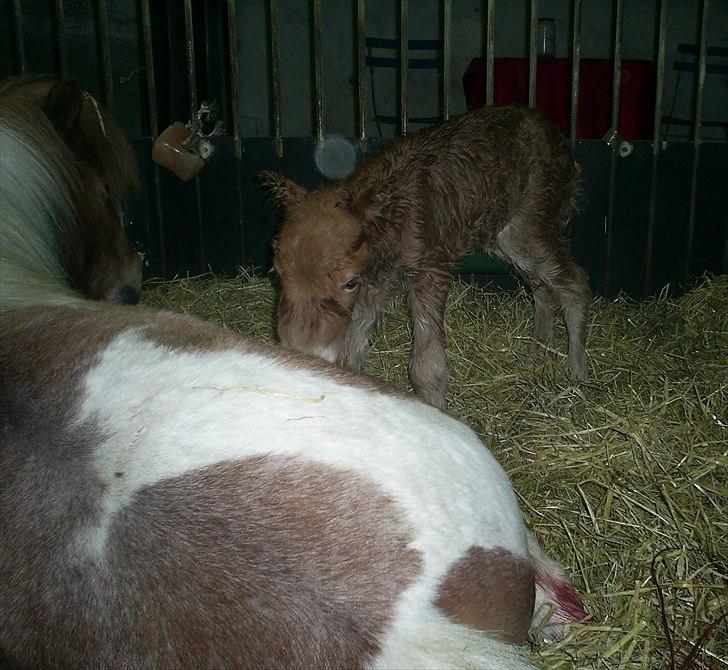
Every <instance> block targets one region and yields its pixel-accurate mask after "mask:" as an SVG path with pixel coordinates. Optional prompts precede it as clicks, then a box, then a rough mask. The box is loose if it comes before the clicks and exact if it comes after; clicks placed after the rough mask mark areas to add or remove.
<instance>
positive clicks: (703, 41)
mask: <svg viewBox="0 0 728 670" xmlns="http://www.w3.org/2000/svg"><path fill="white" fill-rule="evenodd" d="M709 9H710V2H709V0H703V2H702V21H701V24H700V52H699V53H700V56H699V59H698V81H697V87H696V91H695V107H694V112H693V168H692V175H691V178H690V218H689V220H688V239H687V242H686V243H685V277H686V278H687V277H688V276H689V275H690V266H691V264H692V260H693V244H694V242H695V208H696V204H697V196H698V165H699V164H700V147H701V144H702V140H701V139H700V132H701V130H702V123H703V92H704V90H705V64H706V59H707V51H708V12H709Z"/></svg>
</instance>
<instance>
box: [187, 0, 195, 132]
mask: <svg viewBox="0 0 728 670" xmlns="http://www.w3.org/2000/svg"><path fill="white" fill-rule="evenodd" d="M185 56H186V59H187V90H188V93H189V102H190V118H191V119H192V118H194V116H195V113H196V112H197V79H196V77H195V33H194V25H193V22H192V0H185Z"/></svg>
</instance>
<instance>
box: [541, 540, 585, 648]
mask: <svg viewBox="0 0 728 670" xmlns="http://www.w3.org/2000/svg"><path fill="white" fill-rule="evenodd" d="M527 544H528V553H529V554H531V562H532V563H533V570H534V578H535V580H536V605H535V607H534V613H533V620H532V622H531V629H530V631H529V637H530V638H531V639H534V640H549V639H556V638H560V637H563V635H564V629H565V626H566V624H569V623H576V622H581V621H585V620H586V619H587V618H588V617H589V615H588V614H587V613H586V612H585V611H584V607H583V605H582V604H581V601H580V600H579V596H577V594H576V591H575V590H574V587H573V586H572V585H571V582H570V581H569V578H568V577H567V576H566V573H565V572H564V570H563V569H562V568H561V566H560V565H559V564H558V563H556V561H554V560H553V559H551V558H549V557H548V556H547V555H546V553H545V552H544V550H543V549H541V547H540V546H539V544H538V542H537V541H536V538H535V537H534V536H533V535H532V534H531V533H530V532H529V533H528V537H527Z"/></svg>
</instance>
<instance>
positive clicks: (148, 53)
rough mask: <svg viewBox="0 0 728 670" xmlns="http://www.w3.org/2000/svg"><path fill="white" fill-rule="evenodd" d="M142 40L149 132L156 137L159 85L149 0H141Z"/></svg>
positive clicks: (153, 137)
mask: <svg viewBox="0 0 728 670" xmlns="http://www.w3.org/2000/svg"><path fill="white" fill-rule="evenodd" d="M141 11H142V40H143V41H144V72H145V79H146V85H147V116H148V117H149V133H150V134H151V136H152V139H156V137H157V135H158V134H159V133H158V128H157V123H158V121H157V87H156V81H155V79H154V51H153V43H152V20H151V17H150V15H149V0H141Z"/></svg>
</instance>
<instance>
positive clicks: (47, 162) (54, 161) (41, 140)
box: [0, 91, 80, 309]
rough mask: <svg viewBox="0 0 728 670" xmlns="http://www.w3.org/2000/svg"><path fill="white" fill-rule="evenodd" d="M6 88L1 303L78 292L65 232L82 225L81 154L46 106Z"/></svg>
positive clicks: (63, 298) (1, 103) (66, 298)
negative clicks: (10, 95) (70, 277)
mask: <svg viewBox="0 0 728 670" xmlns="http://www.w3.org/2000/svg"><path fill="white" fill-rule="evenodd" d="M2 93H4V91H2V92H0V145H1V146H2V151H1V152H0V175H1V176H2V184H1V191H0V221H1V222H2V225H0V273H2V277H1V280H0V309H9V308H12V307H22V306H25V305H27V304H31V303H36V302H45V303H48V304H58V303H68V302H74V301H76V300H78V299H79V298H78V296H76V295H75V293H74V292H73V291H72V289H71V288H70V286H69V285H68V281H67V268H65V267H64V260H63V258H62V257H61V255H60V253H59V239H62V238H64V237H65V238H69V237H72V236H73V235H74V234H75V232H76V230H75V229H76V228H77V225H78V224H77V213H76V207H75V202H74V197H73V194H74V193H76V192H78V190H79V179H80V177H79V174H78V171H77V169H76V162H75V160H74V158H73V156H72V154H71V152H70V151H69V150H68V148H67V147H66V146H65V145H64V144H63V143H62V142H60V141H59V138H58V136H57V133H56V132H55V130H54V128H53V126H52V124H51V123H50V121H49V120H48V119H47V118H46V116H45V114H44V113H43V112H42V110H41V109H40V108H39V107H38V106H37V105H35V104H33V103H32V102H30V101H29V100H26V99H23V98H14V99H12V100H9V99H7V98H6V97H4V96H3V95H2Z"/></svg>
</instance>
